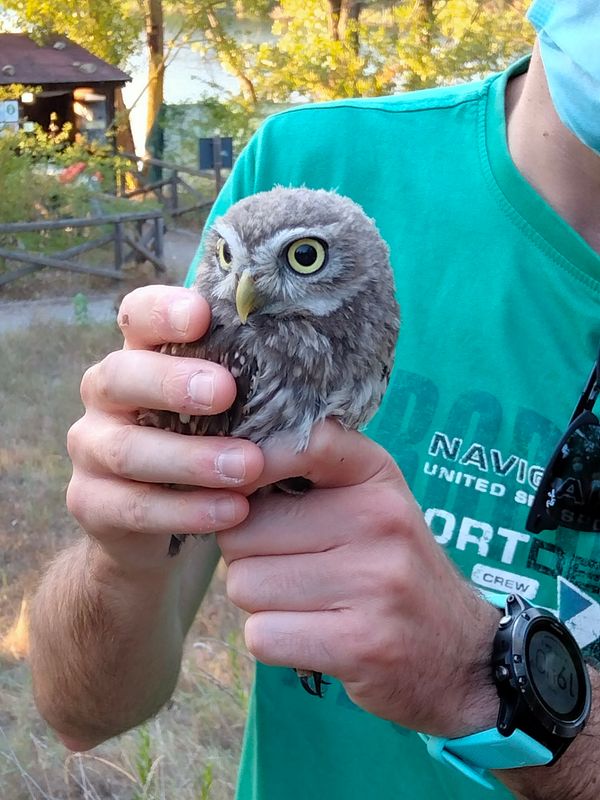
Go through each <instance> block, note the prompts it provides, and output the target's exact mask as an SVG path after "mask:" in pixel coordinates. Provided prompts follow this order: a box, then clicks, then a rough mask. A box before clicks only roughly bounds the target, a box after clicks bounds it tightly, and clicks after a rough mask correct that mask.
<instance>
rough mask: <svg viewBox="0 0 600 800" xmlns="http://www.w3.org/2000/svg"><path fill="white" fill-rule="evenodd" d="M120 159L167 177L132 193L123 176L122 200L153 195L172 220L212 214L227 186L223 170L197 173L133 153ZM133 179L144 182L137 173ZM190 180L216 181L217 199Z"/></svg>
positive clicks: (144, 184) (139, 187) (146, 184)
mask: <svg viewBox="0 0 600 800" xmlns="http://www.w3.org/2000/svg"><path fill="white" fill-rule="evenodd" d="M119 155H120V157H121V158H126V159H128V160H129V161H131V162H132V163H135V164H139V165H144V166H148V167H154V168H155V169H156V170H157V171H158V172H159V173H160V175H161V176H162V175H163V174H164V173H166V175H165V176H164V177H161V178H160V180H156V181H152V182H150V183H142V184H141V185H140V186H138V187H136V188H135V189H131V190H126V189H125V184H124V178H125V176H123V177H122V181H121V186H120V191H119V194H120V196H121V197H128V198H129V197H139V196H140V195H143V196H146V195H148V194H152V195H154V196H155V197H156V198H157V199H158V201H159V202H160V204H161V205H162V206H163V208H164V209H165V211H166V212H167V213H168V214H169V215H170V216H171V217H181V216H182V215H183V214H189V213H190V212H192V211H205V210H208V209H209V208H210V207H211V206H212V204H213V203H214V197H216V195H217V194H218V193H219V191H220V189H221V186H222V183H223V180H222V177H221V170H220V169H218V168H217V169H215V170H206V171H204V170H199V169H193V168H192V167H183V166H181V164H172V163H170V162H168V161H160V160H159V159H158V158H147V157H143V158H142V157H139V156H135V155H131V154H129V153H120V154H119ZM132 172H133V171H132ZM133 175H134V177H137V178H138V179H142V180H143V178H142V175H141V174H140V173H136V172H133ZM190 177H194V178H204V179H205V180H206V179H208V180H210V181H211V182H212V181H214V183H215V191H214V196H212V197H207V196H206V195H205V194H203V193H202V192H201V191H199V190H198V188H196V187H194V186H191V185H190V181H189V178H190Z"/></svg>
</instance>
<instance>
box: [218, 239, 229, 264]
mask: <svg viewBox="0 0 600 800" xmlns="http://www.w3.org/2000/svg"><path fill="white" fill-rule="evenodd" d="M217 256H218V257H219V265H220V267H221V269H224V270H225V271H228V270H229V269H230V267H231V262H232V261H233V256H232V255H231V250H230V249H229V245H228V244H227V242H226V241H225V239H219V241H218V243H217Z"/></svg>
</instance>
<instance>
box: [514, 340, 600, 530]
mask: <svg viewBox="0 0 600 800" xmlns="http://www.w3.org/2000/svg"><path fill="white" fill-rule="evenodd" d="M599 392H600V352H599V353H598V359H597V361H596V363H595V364H594V368H593V369H592V372H591V374H590V377H589V378H588V381H587V384H586V386H585V389H584V390H583V394H582V395H581V398H580V399H579V402H578V403H577V406H576V407H575V411H573V414H572V415H571V419H570V421H569V427H568V428H567V431H566V433H565V434H564V436H563V437H562V439H561V440H560V442H559V443H558V445H557V447H556V449H555V451H554V453H553V454H552V456H551V458H550V461H549V462H548V466H547V467H546V469H545V470H544V474H543V475H542V480H541V482H540V485H539V487H538V490H537V492H536V495H535V498H534V501H533V505H532V506H531V510H530V512H529V516H528V517H527V522H526V523H525V527H526V528H527V530H528V531H531V532H532V533H540V532H541V531H544V530H554V529H555V528H558V527H559V526H561V527H563V528H571V529H573V530H576V531H594V532H600V422H599V421H598V417H597V416H596V415H595V414H594V413H592V409H593V407H594V403H595V402H596V398H597V397H598V393H599Z"/></svg>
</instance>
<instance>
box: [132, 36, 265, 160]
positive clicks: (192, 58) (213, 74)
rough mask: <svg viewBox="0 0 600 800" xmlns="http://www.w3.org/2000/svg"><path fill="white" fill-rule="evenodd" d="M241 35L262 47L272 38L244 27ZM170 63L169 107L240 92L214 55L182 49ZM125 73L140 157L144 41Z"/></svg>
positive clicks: (145, 63) (166, 90) (145, 62)
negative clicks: (262, 44)
mask: <svg viewBox="0 0 600 800" xmlns="http://www.w3.org/2000/svg"><path fill="white" fill-rule="evenodd" d="M238 35H240V36H244V37H245V38H246V39H248V38H250V39H252V40H253V41H255V42H256V43H259V42H261V41H265V40H266V39H268V38H270V31H269V30H268V28H267V29H265V28H260V27H258V26H253V27H252V28H251V29H249V28H248V26H247V25H245V26H244V28H243V29H242V28H240V30H239V31H238ZM168 39H169V33H167V34H166V35H165V41H166V40H168ZM167 63H168V66H167V69H166V71H165V88H164V93H165V102H166V103H186V102H192V103H195V102H198V101H199V100H201V99H202V97H203V96H205V95H207V94H212V95H215V94H216V95H219V94H227V93H230V92H231V93H234V94H236V93H237V92H238V91H239V84H238V81H237V80H236V78H234V77H233V76H232V75H230V74H229V73H227V72H225V70H223V69H222V67H221V65H220V63H219V60H218V59H217V57H216V55H214V54H209V55H203V54H201V53H199V52H198V51H197V50H194V49H192V47H191V46H190V45H183V46H181V47H179V48H176V49H174V50H173V51H172V52H171V54H170V56H169V57H168V62H167ZM125 72H127V73H128V74H129V75H131V77H132V80H131V81H130V82H129V83H127V84H126V85H125V86H124V87H123V99H124V101H125V105H126V106H127V107H128V108H131V106H132V105H133V109H132V111H131V117H130V118H131V128H132V132H133V138H134V141H135V146H136V152H137V153H139V154H141V153H143V151H144V135H145V128H146V110H147V105H148V102H147V93H146V84H147V81H148V58H147V54H146V50H145V47H144V43H143V41H142V42H141V43H140V52H139V53H138V54H136V55H135V56H133V57H132V58H131V59H130V60H129V62H128V64H127V65H126V67H125ZM134 104H135V105H134Z"/></svg>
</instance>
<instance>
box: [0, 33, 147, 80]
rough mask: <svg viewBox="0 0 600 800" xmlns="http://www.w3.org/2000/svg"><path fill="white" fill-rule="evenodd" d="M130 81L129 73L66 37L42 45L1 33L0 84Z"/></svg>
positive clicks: (23, 36)
mask: <svg viewBox="0 0 600 800" xmlns="http://www.w3.org/2000/svg"><path fill="white" fill-rule="evenodd" d="M128 80H131V78H130V76H129V75H127V73H125V72H123V71H122V70H120V69H118V68H117V67H113V66H112V65H111V64H108V63H107V62H106V61H103V60H102V59H101V58H98V57H97V56H95V55H92V53H90V52H89V50H86V49H85V48H83V47H80V46H79V45H78V44H75V43H74V42H72V41H70V39H67V38H66V36H52V37H50V38H49V39H48V40H47V41H46V43H44V44H43V45H42V44H38V43H37V42H35V41H33V39H30V38H29V37H28V36H27V35H25V34H22V33H2V34H0V85H7V84H11V83H21V84H25V85H28V86H48V85H53V84H60V85H64V84H74V85H81V84H85V85H90V84H95V83H117V84H123V83H125V82H126V81H128Z"/></svg>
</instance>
